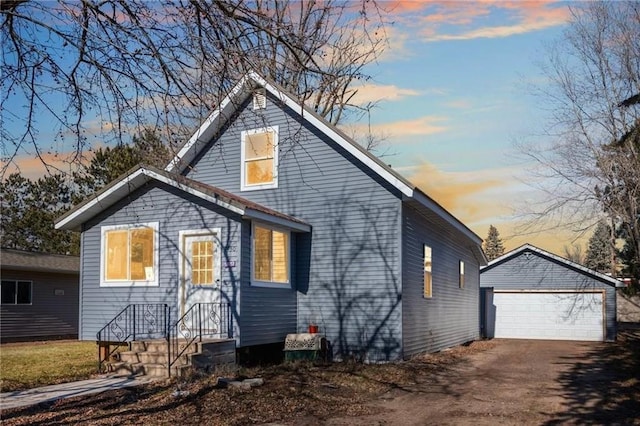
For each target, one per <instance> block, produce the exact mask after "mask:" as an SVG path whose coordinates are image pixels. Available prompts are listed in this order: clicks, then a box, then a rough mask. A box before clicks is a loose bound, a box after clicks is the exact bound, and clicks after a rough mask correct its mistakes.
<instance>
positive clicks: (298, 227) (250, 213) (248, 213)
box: [244, 208, 311, 232]
mask: <svg viewBox="0 0 640 426" xmlns="http://www.w3.org/2000/svg"><path fill="white" fill-rule="evenodd" d="M244 216H245V217H246V218H247V219H256V220H259V221H261V222H265V223H270V224H272V225H279V226H281V227H284V228H287V229H291V230H293V231H299V232H311V225H307V224H306V223H300V222H295V221H292V220H288V219H286V218H283V217H279V216H273V215H270V214H268V213H265V212H261V211H259V210H254V209H251V208H247V209H245V211H244Z"/></svg>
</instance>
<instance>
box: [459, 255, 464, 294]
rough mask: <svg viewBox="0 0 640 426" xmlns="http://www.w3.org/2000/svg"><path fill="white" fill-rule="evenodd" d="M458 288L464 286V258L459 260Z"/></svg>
mask: <svg viewBox="0 0 640 426" xmlns="http://www.w3.org/2000/svg"><path fill="white" fill-rule="evenodd" d="M460 288H464V260H461V261H460Z"/></svg>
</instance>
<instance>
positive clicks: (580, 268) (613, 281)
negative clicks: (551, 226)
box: [480, 244, 624, 287]
mask: <svg viewBox="0 0 640 426" xmlns="http://www.w3.org/2000/svg"><path fill="white" fill-rule="evenodd" d="M527 251H528V252H534V253H537V254H538V255H540V256H542V257H543V258H546V259H548V260H552V261H555V262H557V263H561V264H564V265H565V266H567V267H569V268H570V269H573V270H576V271H579V272H582V273H583V274H586V275H590V276H591V277H593V278H597V279H599V280H600V281H604V282H606V283H608V284H611V285H614V286H616V287H620V286H623V285H624V284H623V283H622V282H621V281H620V280H617V279H615V278H612V277H610V276H608V275H605V274H602V273H600V272H598V271H594V270H593V269H589V268H587V267H586V266H582V265H580V264H579V263H575V262H572V261H570V260H569V259H565V258H564V257H560V256H557V255H555V254H553V253H549V252H548V251H545V250H542V249H541V248H538V247H536V246H533V245H531V244H524V245H522V246H520V247H518V248H517V249H515V250H512V251H510V252H508V253H505V254H503V255H502V256H500V257H498V258H496V259H493V260H492V261H491V262H489V264H487V266H484V267H482V268H480V273H483V272H485V271H488V270H490V269H492V268H494V267H496V266H498V265H500V264H502V263H504V262H506V261H508V260H509V259H513V258H515V257H517V256H518V255H520V254H521V253H523V252H527Z"/></svg>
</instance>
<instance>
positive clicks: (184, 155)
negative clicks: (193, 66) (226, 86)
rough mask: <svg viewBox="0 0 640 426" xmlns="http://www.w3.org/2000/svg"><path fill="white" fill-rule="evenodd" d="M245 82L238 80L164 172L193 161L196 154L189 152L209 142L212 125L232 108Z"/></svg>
mask: <svg viewBox="0 0 640 426" xmlns="http://www.w3.org/2000/svg"><path fill="white" fill-rule="evenodd" d="M247 80H248V79H247V77H246V76H245V77H243V78H242V79H240V81H239V82H238V84H236V85H235V86H234V87H233V89H231V92H229V94H228V95H227V96H225V98H224V99H223V100H222V102H220V105H219V106H218V107H217V108H216V109H215V110H214V111H213V112H212V113H211V114H210V115H209V116H208V117H207V118H206V119H205V120H204V122H203V123H202V125H201V126H200V127H199V128H198V130H197V131H196V132H195V133H194V134H193V135H192V136H191V137H190V138H189V140H188V141H187V143H186V144H184V146H183V147H182V149H180V151H179V152H178V153H177V154H176V156H175V157H173V159H172V160H171V161H170V162H169V164H168V165H167V167H165V171H167V172H176V171H177V170H176V169H177V168H178V166H181V165H182V167H186V166H187V164H181V163H182V160H185V159H186V160H188V162H190V161H191V160H193V158H195V154H196V153H193V152H191V151H192V149H193V148H195V145H196V144H197V143H198V142H203V143H205V144H206V143H208V142H209V139H211V137H213V134H214V132H215V130H216V128H217V126H214V124H216V121H219V119H220V116H221V115H223V113H224V112H225V111H226V110H227V108H229V107H230V106H233V102H234V101H235V98H236V97H237V96H238V95H240V93H241V92H242V91H243V88H244V86H245V85H246V83H247ZM222 118H224V117H222Z"/></svg>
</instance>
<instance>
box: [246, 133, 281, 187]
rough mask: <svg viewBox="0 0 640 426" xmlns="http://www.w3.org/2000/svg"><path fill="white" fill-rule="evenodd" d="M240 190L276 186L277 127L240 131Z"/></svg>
mask: <svg viewBox="0 0 640 426" xmlns="http://www.w3.org/2000/svg"><path fill="white" fill-rule="evenodd" d="M241 157H242V169H241V181H242V186H241V190H242V191H250V190H254V189H267V188H277V187H278V127H277V126H274V127H265V128H262V129H255V130H247V131H244V132H242V148H241Z"/></svg>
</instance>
